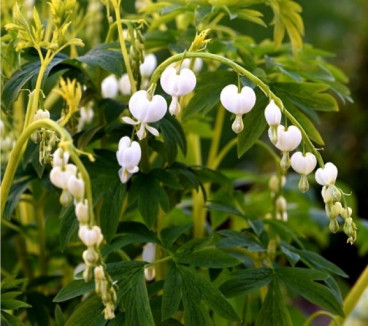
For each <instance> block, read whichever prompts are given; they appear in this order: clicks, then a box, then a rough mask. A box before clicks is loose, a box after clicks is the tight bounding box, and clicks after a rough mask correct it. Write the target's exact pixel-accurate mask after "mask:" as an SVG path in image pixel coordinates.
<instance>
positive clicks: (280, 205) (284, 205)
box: [276, 196, 287, 212]
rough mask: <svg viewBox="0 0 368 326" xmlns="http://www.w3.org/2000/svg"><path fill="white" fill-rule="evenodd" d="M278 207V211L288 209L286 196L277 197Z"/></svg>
mask: <svg viewBox="0 0 368 326" xmlns="http://www.w3.org/2000/svg"><path fill="white" fill-rule="evenodd" d="M276 209H277V210H278V211H281V212H283V211H286V209H287V202H286V199H285V197H283V196H279V197H278V198H277V199H276Z"/></svg>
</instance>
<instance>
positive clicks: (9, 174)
mask: <svg viewBox="0 0 368 326" xmlns="http://www.w3.org/2000/svg"><path fill="white" fill-rule="evenodd" d="M41 128H46V129H51V130H55V131H56V132H57V133H59V134H60V136H61V142H60V144H59V146H61V147H63V148H64V149H65V150H67V151H68V152H69V154H70V157H71V159H72V160H73V162H74V163H75V165H76V166H77V168H78V170H79V171H80V173H81V175H82V178H83V180H84V182H85V188H86V197H87V200H88V203H89V205H88V208H89V216H90V221H89V223H90V225H94V214H93V205H92V203H93V201H92V186H91V180H90V178H89V175H88V172H87V170H86V168H85V167H84V165H83V163H82V161H81V160H80V158H79V156H78V153H77V150H76V148H75V147H74V146H73V140H72V137H71V136H70V134H69V133H68V132H67V131H66V130H65V129H64V128H62V127H60V126H59V125H58V124H57V123H56V122H55V121H52V120H49V119H42V120H38V121H35V122H32V123H31V124H30V125H29V126H28V127H27V128H26V129H25V130H23V132H22V134H21V135H20V136H19V138H18V140H17V142H16V143H15V146H14V147H13V150H12V152H11V153H10V155H9V161H8V165H7V167H6V169H5V173H4V178H3V181H2V184H1V188H0V192H1V215H3V212H4V208H5V204H6V200H7V198H8V195H9V191H10V187H11V185H12V181H13V178H14V175H15V172H16V170H17V167H18V164H19V162H20V160H21V158H22V154H23V152H22V149H23V147H24V145H25V144H26V143H27V141H28V138H29V137H30V136H31V135H32V134H33V133H34V132H35V131H37V130H39V129H41Z"/></svg>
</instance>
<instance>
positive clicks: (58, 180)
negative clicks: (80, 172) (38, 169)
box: [50, 164, 77, 190]
mask: <svg viewBox="0 0 368 326" xmlns="http://www.w3.org/2000/svg"><path fill="white" fill-rule="evenodd" d="M76 173H77V167H76V166H75V165H74V164H67V165H66V166H65V169H63V168H62V167H60V166H54V167H53V168H52V169H51V171H50V181H51V183H52V184H53V185H54V186H55V187H58V188H60V189H64V190H67V189H68V181H69V178H70V177H71V176H75V175H76Z"/></svg>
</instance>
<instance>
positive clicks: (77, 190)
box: [68, 175, 84, 200]
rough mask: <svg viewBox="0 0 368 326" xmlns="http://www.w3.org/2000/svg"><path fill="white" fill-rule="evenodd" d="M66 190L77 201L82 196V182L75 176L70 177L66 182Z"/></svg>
mask: <svg viewBox="0 0 368 326" xmlns="http://www.w3.org/2000/svg"><path fill="white" fill-rule="evenodd" d="M68 190H69V192H70V193H71V194H72V195H73V196H74V197H75V198H76V199H77V200H80V199H82V198H83V196H84V181H83V179H80V178H77V177H76V176H75V175H72V176H70V178H69V180H68Z"/></svg>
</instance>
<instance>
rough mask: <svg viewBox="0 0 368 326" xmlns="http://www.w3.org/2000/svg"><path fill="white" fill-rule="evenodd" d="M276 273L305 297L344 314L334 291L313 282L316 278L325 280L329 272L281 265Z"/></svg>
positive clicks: (340, 314) (331, 310)
mask: <svg viewBox="0 0 368 326" xmlns="http://www.w3.org/2000/svg"><path fill="white" fill-rule="evenodd" d="M276 274H277V276H278V277H279V278H280V279H281V280H282V281H283V282H284V283H285V285H286V286H287V287H288V288H290V289H291V290H293V291H295V292H296V293H297V294H299V295H301V296H302V297H303V298H305V299H307V300H308V301H310V302H313V303H314V304H316V305H318V306H320V307H322V308H325V309H327V310H328V311H330V312H332V313H334V314H337V315H339V316H343V315H344V312H343V310H342V307H341V305H340V303H339V301H338V299H337V298H336V297H335V295H334V294H333V292H332V291H331V290H330V289H329V288H328V287H326V286H324V285H322V284H320V283H316V282H313V281H314V280H325V279H326V278H327V277H328V274H325V273H323V272H319V271H316V270H311V269H306V268H297V267H293V268H291V267H280V268H277V269H276Z"/></svg>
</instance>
